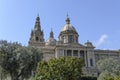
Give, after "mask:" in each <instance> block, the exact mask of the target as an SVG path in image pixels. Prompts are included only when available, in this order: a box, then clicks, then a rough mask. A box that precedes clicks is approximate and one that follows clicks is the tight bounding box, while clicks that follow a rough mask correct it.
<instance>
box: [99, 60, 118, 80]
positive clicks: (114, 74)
mask: <svg viewBox="0 0 120 80" xmlns="http://www.w3.org/2000/svg"><path fill="white" fill-rule="evenodd" d="M97 67H98V69H99V70H100V71H101V74H100V76H99V77H98V80H113V79H114V80H119V79H120V60H119V59H112V58H109V59H105V60H100V61H98V63H97Z"/></svg>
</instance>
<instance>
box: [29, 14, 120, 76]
mask: <svg viewBox="0 0 120 80" xmlns="http://www.w3.org/2000/svg"><path fill="white" fill-rule="evenodd" d="M58 37H59V40H58V41H57V40H56V39H54V34H53V31H52V30H51V32H50V37H49V39H48V40H47V41H45V40H44V32H43V31H42V30H41V25H40V18H39V16H37V18H36V22H35V26H34V30H32V31H31V36H30V39H29V42H28V43H29V46H35V47H38V48H40V49H41V50H42V52H43V53H44V60H49V59H51V58H59V57H62V56H75V57H81V58H83V60H84V63H85V66H84V67H83V71H84V73H85V75H87V76H97V75H98V70H97V68H96V63H97V61H98V60H101V59H106V58H110V57H111V58H115V59H117V58H120V50H96V49H95V47H94V46H93V45H92V43H91V42H89V41H87V42H86V43H85V44H84V45H83V44H80V43H79V42H78V38H79V34H78V33H77V31H76V29H75V27H74V26H72V25H71V24H70V19H69V17H68V16H67V18H66V24H65V25H64V26H63V28H62V30H61V32H60V34H59V36H58Z"/></svg>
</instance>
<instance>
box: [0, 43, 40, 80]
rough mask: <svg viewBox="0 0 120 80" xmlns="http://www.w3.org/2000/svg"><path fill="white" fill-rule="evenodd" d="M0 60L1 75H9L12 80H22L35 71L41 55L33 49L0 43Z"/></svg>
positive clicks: (16, 44) (17, 44)
mask: <svg viewBox="0 0 120 80" xmlns="http://www.w3.org/2000/svg"><path fill="white" fill-rule="evenodd" d="M0 59H1V60H0V66H1V68H2V71H3V72H2V74H3V73H5V74H6V75H7V74H9V75H10V76H11V79H12V80H23V79H27V78H29V77H31V75H32V73H33V72H35V71H36V67H37V63H38V62H39V61H40V60H41V59H42V53H41V52H40V51H39V50H38V49H36V48H34V47H25V46H22V45H21V44H19V43H11V42H9V43H8V42H7V41H0Z"/></svg>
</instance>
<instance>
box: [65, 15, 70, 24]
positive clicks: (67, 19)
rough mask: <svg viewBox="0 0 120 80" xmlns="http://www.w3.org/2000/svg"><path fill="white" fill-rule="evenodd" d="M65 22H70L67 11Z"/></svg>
mask: <svg viewBox="0 0 120 80" xmlns="http://www.w3.org/2000/svg"><path fill="white" fill-rule="evenodd" d="M66 24H70V19H69V16H68V13H67V18H66Z"/></svg>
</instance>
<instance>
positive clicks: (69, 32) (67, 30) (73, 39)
mask: <svg viewBox="0 0 120 80" xmlns="http://www.w3.org/2000/svg"><path fill="white" fill-rule="evenodd" d="M78 36H79V35H78V33H77V31H76V29H75V28H74V27H73V26H72V25H71V24H70V19H69V18H68V16H67V19H66V24H65V25H64V26H63V28H62V30H61V32H60V34H59V41H61V42H62V43H65V44H70V43H78Z"/></svg>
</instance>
